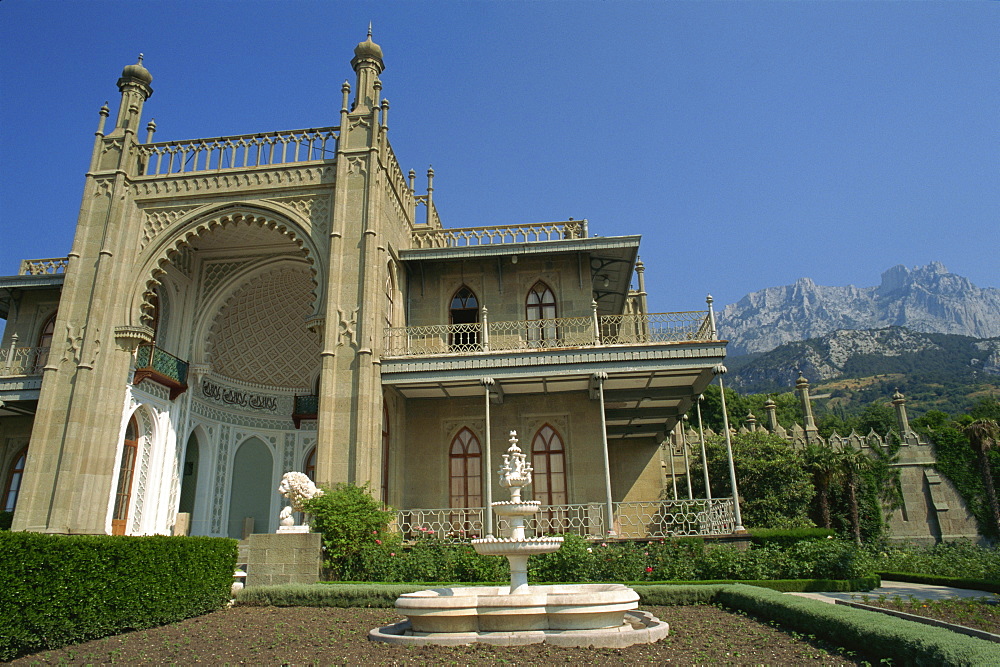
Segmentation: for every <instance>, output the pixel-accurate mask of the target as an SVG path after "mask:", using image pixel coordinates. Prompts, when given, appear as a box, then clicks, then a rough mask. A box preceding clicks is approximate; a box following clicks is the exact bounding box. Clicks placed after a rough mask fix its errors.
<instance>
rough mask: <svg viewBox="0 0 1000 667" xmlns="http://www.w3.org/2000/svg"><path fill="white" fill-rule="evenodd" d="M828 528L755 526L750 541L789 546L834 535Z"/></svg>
mask: <svg viewBox="0 0 1000 667" xmlns="http://www.w3.org/2000/svg"><path fill="white" fill-rule="evenodd" d="M834 534H835V533H834V532H833V530H830V529H828V528H791V529H788V530H781V529H778V528H754V529H752V530H751V531H750V542H751V543H752V544H754V545H756V546H767V545H772V544H773V545H777V546H782V547H789V546H792V545H793V544H795V543H797V542H801V541H802V540H825V539H826V538H828V537H833V536H834Z"/></svg>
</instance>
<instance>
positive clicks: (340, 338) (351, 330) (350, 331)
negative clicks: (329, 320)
mask: <svg viewBox="0 0 1000 667" xmlns="http://www.w3.org/2000/svg"><path fill="white" fill-rule="evenodd" d="M358 310H359V309H358V308H355V309H354V313H353V314H352V317H351V319H349V320H348V319H347V318H346V317H345V316H344V311H343V310H341V309H340V308H338V309H337V317H338V319H339V326H340V333H339V334H338V335H337V347H341V346H343V345H350V346H351V347H357V336H356V332H355V326H356V325H357V323H358ZM345 340H346V342H345Z"/></svg>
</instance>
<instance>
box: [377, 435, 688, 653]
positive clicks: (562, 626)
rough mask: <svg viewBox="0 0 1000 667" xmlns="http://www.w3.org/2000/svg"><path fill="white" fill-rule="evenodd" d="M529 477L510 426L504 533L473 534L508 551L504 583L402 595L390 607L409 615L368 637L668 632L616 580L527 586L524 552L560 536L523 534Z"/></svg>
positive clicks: (558, 638)
mask: <svg viewBox="0 0 1000 667" xmlns="http://www.w3.org/2000/svg"><path fill="white" fill-rule="evenodd" d="M530 483H531V465H530V464H529V463H528V462H527V457H526V456H525V455H524V453H523V452H521V449H520V448H519V447H518V446H517V434H516V433H515V432H514V431H511V434H510V448H509V449H508V450H507V453H506V454H504V456H503V466H502V467H501V468H500V484H501V486H505V487H507V488H508V489H509V490H510V500H508V501H500V502H495V503H493V508H494V513H495V514H497V515H498V516H503V517H508V518H509V521H510V526H511V528H510V535H509V536H508V537H505V538H496V537H492V536H489V537H485V538H482V539H478V540H473V541H472V545H473V547H474V548H475V550H476V551H477V552H478V553H480V554H489V555H497V556H506V557H507V560H508V561H510V586H509V587H508V586H474V587H473V586H470V587H461V588H437V589H434V590H427V591H419V592H416V593H407V594H405V595H401V596H400V597H399V598H398V599H397V600H396V609H398V610H399V611H400V612H401V613H402V614H404V615H405V616H406V617H407V620H405V621H400V622H399V623H396V624H395V625H390V626H388V627H384V628H375V629H374V630H372V631H370V632H369V633H368V638H369V639H371V640H373V641H382V642H392V643H397V644H444V645H458V644H472V643H476V642H482V643H486V644H497V645H507V646H515V645H521V644H537V643H541V642H545V643H549V644H555V645H559V646H601V647H613V648H619V647H623V646H631V645H632V644H640V643H652V642H655V641H657V640H659V639H661V638H663V637H666V636H667V632H668V629H669V628H668V626H667V624H666V623H664V622H662V621H660V620H659V619H657V618H656V617H655V616H653V615H652V614H649V613H647V612H643V611H639V610H638V605H639V595H638V594H637V593H636V592H635V591H633V590H632V589H631V588H628V587H627V586H624V585H622V584H564V585H553V586H528V557H529V556H530V555H532V554H544V553H551V552H553V551H558V550H559V548H560V547H561V546H562V539H563V538H561V537H532V538H526V537H525V536H524V520H525V518H526V517H530V516H533V515H534V514H535V513H536V512H538V510H539V509H540V503H539V501H537V500H521V489H522V488H524V487H525V486H527V485H528V484H530Z"/></svg>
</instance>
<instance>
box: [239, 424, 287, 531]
mask: <svg viewBox="0 0 1000 667" xmlns="http://www.w3.org/2000/svg"><path fill="white" fill-rule="evenodd" d="M273 468H274V459H273V457H272V456H271V450H270V449H268V446H267V445H265V444H264V442H263V441H262V440H261V439H260V438H250V439H249V440H246V441H244V442H243V444H242V445H240V448H239V449H237V450H236V456H235V457H233V476H232V484H231V486H230V493H229V523H228V531H227V535H229V537H232V538H234V539H237V540H239V539H242V538H243V528H244V526H245V525H247V524H248V523H249V522H247V521H246V520H247V519H248V518H252V519H253V528H252V529H251V530H250V531H249V532H254V533H267V532H270V526H271V493H272V487H274V486H276V485H275V484H273V483H272V482H273V479H272V471H273Z"/></svg>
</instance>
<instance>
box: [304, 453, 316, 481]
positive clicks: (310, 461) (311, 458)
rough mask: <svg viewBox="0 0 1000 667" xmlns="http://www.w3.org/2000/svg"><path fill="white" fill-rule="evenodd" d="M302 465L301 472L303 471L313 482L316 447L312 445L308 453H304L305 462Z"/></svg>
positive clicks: (314, 478)
mask: <svg viewBox="0 0 1000 667" xmlns="http://www.w3.org/2000/svg"><path fill="white" fill-rule="evenodd" d="M302 467H303V470H302V472H304V473H305V474H306V477H308V478H309V479H311V480H312V481H313V482H315V481H316V448H315V447H313V448H312V449H310V450H309V453H308V454H306V461H305V464H303V466H302Z"/></svg>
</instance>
